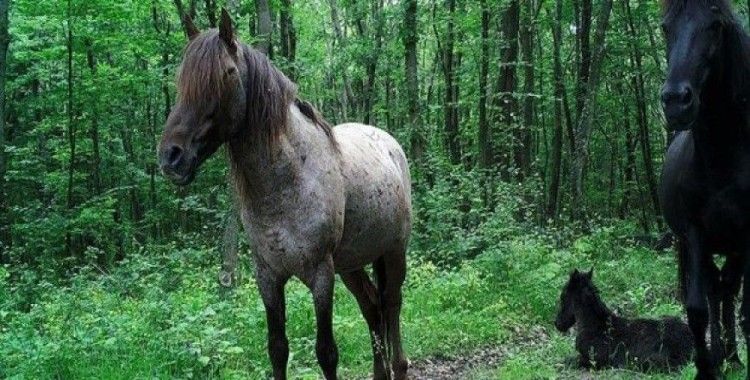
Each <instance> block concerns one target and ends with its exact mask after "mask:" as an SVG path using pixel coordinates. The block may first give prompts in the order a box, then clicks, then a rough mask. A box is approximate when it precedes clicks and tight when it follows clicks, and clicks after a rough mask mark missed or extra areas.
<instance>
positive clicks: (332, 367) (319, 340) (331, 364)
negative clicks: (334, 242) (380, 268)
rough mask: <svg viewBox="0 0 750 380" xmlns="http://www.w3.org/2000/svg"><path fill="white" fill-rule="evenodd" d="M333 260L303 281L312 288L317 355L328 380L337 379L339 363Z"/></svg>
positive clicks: (320, 265)
mask: <svg viewBox="0 0 750 380" xmlns="http://www.w3.org/2000/svg"><path fill="white" fill-rule="evenodd" d="M335 276H336V274H335V272H334V269H333V258H332V257H331V256H330V255H329V256H328V257H327V258H326V259H325V260H323V262H321V263H320V264H318V266H317V268H315V269H314V270H313V271H312V274H311V275H310V276H307V277H308V278H305V279H303V281H304V282H305V284H307V286H308V287H309V288H310V291H312V295H313V304H314V306H315V321H316V325H317V336H316V341H315V354H316V356H317V357H318V364H320V368H321V369H322V370H323V376H325V378H326V379H327V380H335V379H336V366H337V365H338V362H339V353H338V348H336V340H335V339H334V338H333V284H334V279H335Z"/></svg>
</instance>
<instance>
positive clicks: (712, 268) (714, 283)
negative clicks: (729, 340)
mask: <svg viewBox="0 0 750 380" xmlns="http://www.w3.org/2000/svg"><path fill="white" fill-rule="evenodd" d="M703 270H704V272H705V274H706V282H707V285H708V307H709V312H708V320H709V328H710V331H711V357H712V361H713V364H714V366H715V367H717V368H718V367H721V364H722V363H723V362H724V355H725V353H724V342H723V341H722V333H721V299H722V285H723V284H722V281H721V277H720V273H719V268H717V267H716V264H714V262H713V260H709V261H708V262H706V264H705V265H704V266H703Z"/></svg>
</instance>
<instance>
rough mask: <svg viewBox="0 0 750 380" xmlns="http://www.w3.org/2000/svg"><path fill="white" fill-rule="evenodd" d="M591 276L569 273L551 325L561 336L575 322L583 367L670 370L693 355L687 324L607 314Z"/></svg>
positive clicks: (589, 273)
mask: <svg viewBox="0 0 750 380" xmlns="http://www.w3.org/2000/svg"><path fill="white" fill-rule="evenodd" d="M592 272H593V271H590V272H585V273H584V272H579V271H578V270H577V269H576V270H575V271H573V273H571V274H570V279H569V280H568V283H567V284H565V287H564V288H563V290H562V294H561V295H560V311H559V312H558V313H557V319H556V320H555V327H557V329H558V330H560V331H561V332H566V331H568V330H569V329H570V328H571V327H572V326H573V325H574V324H578V327H577V329H578V335H577V337H576V350H577V351H578V354H579V355H578V365H579V366H580V367H583V368H597V369H599V368H605V367H624V366H629V367H634V368H637V369H640V370H644V371H645V370H657V371H669V370H673V369H675V368H677V367H680V366H683V365H685V364H686V363H687V362H688V361H689V360H690V358H691V357H692V354H693V337H692V334H691V333H690V328H688V326H687V324H685V323H684V322H682V321H681V320H679V319H678V318H674V317H664V318H662V319H627V318H621V317H618V316H617V315H615V313H613V312H612V311H610V310H609V309H608V308H607V306H606V305H605V304H604V302H602V300H601V298H600V297H599V291H598V290H597V288H596V286H594V284H593V282H592V281H591V277H592Z"/></svg>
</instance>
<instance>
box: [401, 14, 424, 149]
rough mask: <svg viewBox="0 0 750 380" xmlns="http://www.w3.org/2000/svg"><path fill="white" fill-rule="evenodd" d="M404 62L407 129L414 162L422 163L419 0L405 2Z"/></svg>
mask: <svg viewBox="0 0 750 380" xmlns="http://www.w3.org/2000/svg"><path fill="white" fill-rule="evenodd" d="M404 4H405V6H404V29H403V32H402V34H403V43H404V60H405V65H404V66H405V67H406V73H405V75H406V97H407V103H408V113H409V116H408V121H407V128H409V131H410V132H411V153H412V156H413V157H414V160H416V161H417V162H421V161H422V156H423V155H424V151H425V149H426V147H425V137H424V135H423V130H424V128H422V121H421V118H420V112H419V77H418V72H417V70H418V69H417V65H418V62H417V44H418V43H419V36H418V29H417V27H418V25H417V0H406V1H405V2H404Z"/></svg>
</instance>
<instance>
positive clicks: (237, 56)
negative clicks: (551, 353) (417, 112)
mask: <svg viewBox="0 0 750 380" xmlns="http://www.w3.org/2000/svg"><path fill="white" fill-rule="evenodd" d="M186 25H187V26H188V31H189V33H188V34H189V38H190V42H189V43H188V45H187V48H186V50H185V53H184V57H183V61H182V66H181V69H180V73H179V76H178V80H177V89H178V92H179V100H178V101H177V104H176V105H175V106H174V108H173V110H172V112H171V113H170V115H169V118H168V120H167V123H166V128H165V131H164V135H163V137H162V140H161V143H160V145H159V153H158V155H159V162H160V166H161V170H162V172H163V173H164V175H165V176H166V177H167V178H169V179H170V180H171V181H172V182H174V183H176V184H178V185H187V184H189V183H190V182H191V181H192V180H193V178H194V176H195V173H196V171H197V169H198V167H199V166H200V165H201V163H203V162H204V161H205V160H206V159H207V158H208V157H209V156H211V155H212V154H213V153H214V152H215V151H216V150H217V149H218V148H219V146H221V145H223V144H225V143H226V144H227V146H228V148H227V150H228V153H229V160H230V162H231V174H232V178H233V179H234V184H235V187H236V192H237V195H238V200H239V209H240V210H241V217H242V221H243V224H244V227H245V230H246V232H247V234H248V236H249V238H250V239H249V240H250V241H251V246H252V251H253V254H254V260H255V265H256V269H257V272H256V278H257V283H258V288H259V290H260V294H261V297H262V299H263V303H264V305H265V309H266V318H267V322H268V352H269V356H270V359H271V364H272V367H273V376H274V378H276V379H285V378H286V366H287V360H288V356H289V346H288V341H287V337H286V333H285V318H286V317H285V301H284V285H285V284H286V282H287V280H289V279H290V278H291V277H292V276H295V277H297V278H299V279H300V280H301V281H302V282H303V283H304V284H305V285H306V286H307V287H308V288H309V289H310V290H311V292H312V295H313V303H314V309H315V317H316V324H317V326H316V327H317V337H316V338H317V339H316V347H315V348H316V349H315V351H316V356H317V359H318V363H319V364H320V366H321V368H322V370H323V374H324V376H325V377H326V379H335V378H336V366H337V364H338V351H337V348H336V343H335V340H334V336H333V328H332V308H333V287H334V277H335V274H336V273H339V274H340V276H341V278H342V280H343V282H344V284H345V285H346V287H347V288H348V289H349V290H350V291H351V292H352V293H353V294H354V296H355V298H356V299H357V302H358V304H359V307H360V308H361V310H362V314H363V315H364V318H365V320H366V322H367V324H368V327H369V329H370V332H371V334H370V335H371V338H372V342H371V343H372V350H373V356H374V358H373V361H374V364H373V367H374V368H373V370H374V376H375V378H378V379H381V378H390V377H393V378H396V379H404V378H406V371H407V366H408V364H407V361H406V358H405V356H404V353H403V350H402V347H401V333H400V326H399V318H400V316H399V315H400V311H401V299H402V297H401V286H402V284H403V282H404V278H405V275H406V256H405V252H406V247H407V243H408V240H409V233H410V229H411V184H410V178H409V168H408V164H407V161H406V157H405V155H404V152H403V150H402V149H401V147H400V146H399V144H398V143H397V142H396V140H394V139H393V137H391V136H390V135H388V134H387V133H386V132H384V131H382V130H380V129H377V128H374V127H371V126H366V125H361V124H354V123H350V124H344V125H340V126H337V127H336V128H331V127H330V126H329V125H328V124H327V123H326V122H325V121H324V120H323V119H322V118H321V117H320V115H319V114H318V112H317V111H316V110H315V109H314V108H313V107H312V106H311V105H310V104H309V103H307V102H304V101H302V100H300V99H299V98H297V96H296V86H295V85H294V84H293V83H292V82H291V81H290V80H289V79H288V78H287V77H286V76H284V74H282V73H281V72H280V71H279V70H277V69H276V68H275V67H274V66H273V65H272V64H271V63H270V61H269V60H268V59H267V58H266V57H265V56H264V55H263V54H261V53H259V52H257V51H255V50H253V49H252V48H250V47H248V46H247V45H245V44H243V43H240V42H239V41H237V40H236V39H235V34H234V29H233V26H232V20H231V19H230V17H229V15H228V14H227V12H226V11H225V10H223V11H222V17H221V22H220V25H219V29H218V30H209V31H206V32H203V33H200V32H198V30H197V29H196V28H195V26H193V24H192V22H191V21H189V20H187V21H186ZM371 263H372V264H373V267H374V271H373V272H374V274H375V277H376V280H377V281H376V282H377V286H376V285H374V284H373V282H372V281H371V280H370V277H369V276H368V274H367V272H366V271H365V269H364V268H365V266H367V265H368V264H371ZM388 359H389V360H390V363H387V362H388Z"/></svg>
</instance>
